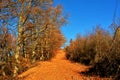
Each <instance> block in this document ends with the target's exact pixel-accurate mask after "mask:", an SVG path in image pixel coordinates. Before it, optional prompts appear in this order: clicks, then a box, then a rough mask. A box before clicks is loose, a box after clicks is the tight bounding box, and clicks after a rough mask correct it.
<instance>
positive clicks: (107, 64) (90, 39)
mask: <svg viewBox="0 0 120 80" xmlns="http://www.w3.org/2000/svg"><path fill="white" fill-rule="evenodd" d="M111 26H112V28H114V30H112V32H111V31H108V30H105V29H102V28H101V27H100V26H96V28H95V29H94V30H93V32H92V33H90V34H88V35H86V36H80V34H79V35H78V36H77V38H76V39H75V40H71V41H70V45H69V46H67V47H66V48H65V51H66V53H67V54H66V57H67V59H69V60H72V61H75V62H80V63H82V64H85V65H89V66H92V67H91V68H90V69H89V70H88V71H86V72H83V74H85V75H93V76H94V75H97V76H101V77H109V78H113V79H115V80H119V79H120V62H119V61H120V26H119V24H114V25H113V24H112V25H111Z"/></svg>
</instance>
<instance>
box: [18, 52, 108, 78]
mask: <svg viewBox="0 0 120 80" xmlns="http://www.w3.org/2000/svg"><path fill="white" fill-rule="evenodd" d="M88 68H89V67H88V66H85V65H82V64H78V63H73V62H70V61H68V60H66V58H65V52H64V51H63V50H60V51H58V52H57V53H56V56H55V57H54V58H53V59H51V60H50V61H43V62H39V63H37V66H35V67H33V68H31V69H29V70H28V71H26V72H24V73H22V74H21V75H19V77H20V78H22V79H23V80H110V79H102V78H99V77H88V76H84V75H82V74H80V72H83V71H86V70H87V69H88Z"/></svg>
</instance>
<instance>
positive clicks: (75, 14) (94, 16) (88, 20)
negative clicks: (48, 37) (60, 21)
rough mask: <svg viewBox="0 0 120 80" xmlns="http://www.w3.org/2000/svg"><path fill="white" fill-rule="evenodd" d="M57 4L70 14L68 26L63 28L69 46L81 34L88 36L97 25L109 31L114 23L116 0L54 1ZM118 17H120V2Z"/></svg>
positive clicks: (119, 4)
mask: <svg viewBox="0 0 120 80" xmlns="http://www.w3.org/2000/svg"><path fill="white" fill-rule="evenodd" d="M54 2H55V4H56V5H57V4H61V5H62V6H63V13H64V14H69V15H70V16H69V18H68V19H67V20H68V24H67V25H65V26H63V27H62V32H63V34H64V36H65V37H66V39H67V43H66V44H69V40H70V39H75V37H76V35H77V34H78V33H79V34H81V35H86V34H87V33H89V32H91V31H92V30H93V28H94V27H95V26H96V25H101V27H102V28H104V29H108V26H109V25H110V24H111V23H112V20H113V15H114V11H115V6H116V0H54ZM116 15H117V16H118V17H120V0H118V7H117V12H116Z"/></svg>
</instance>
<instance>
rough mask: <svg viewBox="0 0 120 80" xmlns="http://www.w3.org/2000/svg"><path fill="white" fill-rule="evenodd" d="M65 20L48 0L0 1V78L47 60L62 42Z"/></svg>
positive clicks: (14, 74) (59, 10)
mask: <svg viewBox="0 0 120 80" xmlns="http://www.w3.org/2000/svg"><path fill="white" fill-rule="evenodd" d="M65 23H66V20H65V18H64V15H63V14H62V7H61V6H60V5H57V6H53V1H52V0H0V79H2V78H3V77H5V78H6V77H9V78H10V77H16V76H17V75H18V74H20V73H22V72H24V71H26V70H27V69H28V68H30V67H31V64H34V63H35V62H36V61H41V60H42V61H44V60H49V59H51V57H53V56H54V55H55V51H57V50H58V49H60V48H61V46H62V45H63V44H64V42H65V38H64V36H63V34H62V33H61V30H60V28H61V26H62V25H63V24H65ZM1 77H2V78H1Z"/></svg>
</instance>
